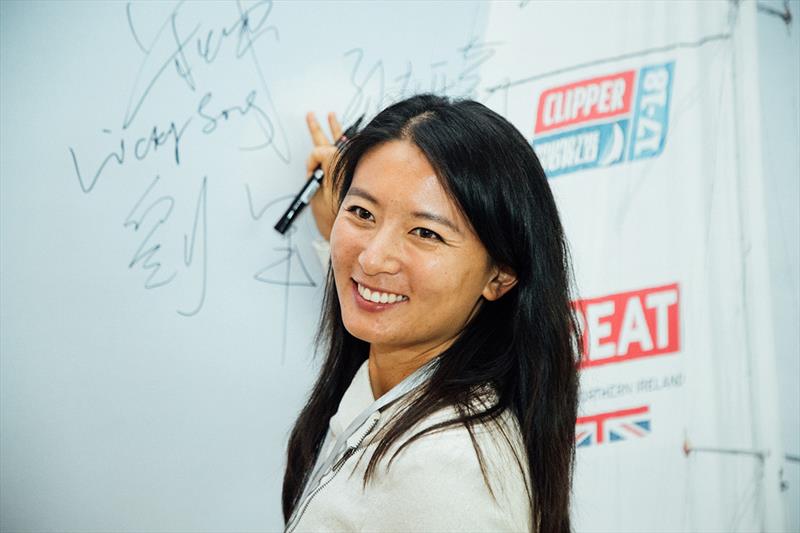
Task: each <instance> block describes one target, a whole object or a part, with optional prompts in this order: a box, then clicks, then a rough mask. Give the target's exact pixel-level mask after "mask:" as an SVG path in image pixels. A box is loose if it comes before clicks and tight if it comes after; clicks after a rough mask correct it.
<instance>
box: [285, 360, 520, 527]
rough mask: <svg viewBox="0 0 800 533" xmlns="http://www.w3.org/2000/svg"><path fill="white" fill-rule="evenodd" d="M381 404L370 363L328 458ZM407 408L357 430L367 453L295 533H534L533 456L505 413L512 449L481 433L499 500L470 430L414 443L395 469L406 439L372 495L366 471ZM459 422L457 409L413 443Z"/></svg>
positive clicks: (350, 392)
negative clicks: (385, 432)
mask: <svg viewBox="0 0 800 533" xmlns="http://www.w3.org/2000/svg"><path fill="white" fill-rule="evenodd" d="M373 401H374V398H373V395H372V388H371V386H370V380H369V372H368V368H367V361H365V362H364V364H363V365H362V366H361V368H359V370H358V372H356V375H355V377H354V378H353V381H352V382H351V384H350V387H349V388H348V389H347V391H346V392H345V394H344V396H343V397H342V400H341V402H340V403H339V409H338V411H337V412H336V414H335V415H334V416H333V417H332V418H331V420H330V425H329V430H328V434H327V436H326V438H325V442H324V443H323V448H322V452H321V453H320V458H323V457H326V456H327V454H328V451H329V450H330V448H331V447H332V445H333V442H334V441H335V440H336V437H337V436H338V435H340V434H341V433H342V432H343V431H344V429H345V428H346V427H347V426H348V425H349V424H350V423H351V422H352V421H353V420H354V419H355V418H356V417H357V416H358V415H359V414H360V413H361V412H362V411H363V410H364V409H366V408H367V407H368V406H369V405H371V404H372V402H373ZM401 404H402V400H400V401H397V402H395V403H393V404H390V405H389V406H387V407H386V408H385V409H384V410H383V411H382V412H380V413H375V414H374V415H373V416H372V417H371V418H369V419H368V420H367V421H366V422H365V423H364V425H363V426H362V428H360V429H359V431H356V433H355V435H354V439H358V440H360V442H361V444H360V446H359V450H358V451H357V452H356V453H355V454H353V455H352V456H350V458H348V459H347V460H346V461H345V462H344V463H343V465H341V466H340V467H339V468H338V469H337V470H335V471H332V472H329V473H328V474H327V475H326V476H325V477H323V481H322V483H321V485H320V487H321V488H320V489H319V490H318V491H317V492H316V493H314V495H313V496H312V497H311V498H310V499H308V500H307V502H305V503H301V504H300V505H301V507H299V508H298V510H297V511H296V513H297V517H296V520H294V521H293V522H290V524H289V525H290V531H292V533H294V532H300V531H315V532H316V531H381V532H384V531H385V532H388V531H403V532H407V531H420V532H422V531H424V532H435V531H529V525H528V524H529V521H530V507H529V503H528V495H527V491H526V479H527V478H528V474H527V472H528V470H527V463H526V456H525V454H524V449H523V448H522V439H521V434H520V432H519V426H518V425H517V423H516V420H515V419H514V417H513V415H511V414H510V413H509V412H506V413H504V414H503V416H502V418H501V423H503V424H504V425H505V427H506V428H507V430H506V433H507V434H508V436H509V438H510V441H511V443H512V444H509V442H508V441H507V440H506V439H505V438H504V437H503V436H502V435H501V434H500V432H499V431H498V430H497V429H496V428H492V427H490V425H485V426H478V427H476V428H475V430H474V432H475V436H476V440H477V441H478V444H479V445H480V447H481V451H482V453H483V458H484V460H485V466H486V469H487V477H488V479H489V482H490V485H491V487H492V492H493V493H494V495H492V493H490V491H489V489H488V488H487V486H486V483H485V482H484V477H483V475H482V473H481V469H480V466H479V463H478V458H477V455H476V453H475V449H474V447H473V444H472V440H471V439H470V436H469V434H468V432H467V430H466V428H464V427H463V426H462V425H459V426H458V427H452V428H448V429H446V430H444V431H438V432H436V433H432V434H427V435H425V436H424V437H422V438H420V439H418V440H416V441H414V442H413V443H411V444H409V445H408V446H406V447H405V448H404V449H403V450H402V451H401V452H400V453H399V454H398V455H397V457H396V458H395V459H394V461H393V462H392V464H391V466H390V467H389V468H388V470H387V468H386V465H387V463H388V459H389V458H390V457H391V456H392V455H393V453H394V450H396V449H397V447H398V446H399V444H400V443H402V442H404V441H405V440H406V439H405V437H406V436H405V435H404V436H403V437H401V439H400V440H399V443H398V444H396V445H394V446H393V447H392V448H390V449H389V450H388V453H387V454H386V455H385V456H384V457H383V458H382V459H381V461H380V462H379V463H378V468H377V469H376V470H375V471H374V477H373V478H372V479H371V480H370V481H369V482H368V483H367V485H366V488H364V487H363V478H364V472H365V470H366V467H367V463H368V462H369V459H370V457H371V456H372V454H373V453H374V450H375V447H376V445H377V439H375V436H376V435H377V434H378V433H379V432H380V430H381V429H382V428H384V427H385V426H386V423H387V422H388V421H390V420H391V419H392V417H393V416H395V415H397V413H398V411H399V408H401ZM454 416H455V410H454V409H452V408H450V409H447V410H443V411H440V412H438V413H434V414H433V415H431V416H429V417H427V418H426V419H424V420H423V421H422V422H421V423H420V424H418V425H417V426H415V428H412V430H411V431H410V433H409V435H408V436H410V435H413V434H416V433H417V432H418V431H419V430H420V429H422V428H424V427H429V426H431V425H432V424H434V423H436V422H439V421H442V420H445V419H448V418H453V417H454ZM370 427H372V429H371V430H370ZM367 430H369V431H367ZM512 445H513V449H514V450H515V452H513V451H512ZM515 453H516V456H517V457H518V458H519V461H520V462H521V464H522V468H523V470H522V471H524V472H525V474H523V473H522V471H520V466H519V464H520V463H518V462H517V460H516V459H515V456H514V454H515ZM320 460H321V459H320Z"/></svg>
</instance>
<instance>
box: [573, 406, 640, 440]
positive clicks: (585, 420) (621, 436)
mask: <svg viewBox="0 0 800 533" xmlns="http://www.w3.org/2000/svg"><path fill="white" fill-rule="evenodd" d="M650 420H651V418H650V407H649V406H647V405H642V406H640V407H633V408H631V409H621V410H619V411H610V412H607V413H598V414H595V415H589V416H581V417H578V420H577V421H576V424H575V446H576V447H577V448H584V447H587V446H592V445H593V444H603V443H604V442H618V441H621V440H629V439H636V438H642V437H646V436H647V435H649V434H650Z"/></svg>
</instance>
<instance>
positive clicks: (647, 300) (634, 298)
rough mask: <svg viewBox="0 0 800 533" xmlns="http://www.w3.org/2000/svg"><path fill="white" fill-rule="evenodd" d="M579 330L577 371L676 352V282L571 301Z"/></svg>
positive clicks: (678, 328)
mask: <svg viewBox="0 0 800 533" xmlns="http://www.w3.org/2000/svg"><path fill="white" fill-rule="evenodd" d="M573 305H574V306H575V309H576V311H577V313H578V320H580V322H581V326H582V330H583V350H584V356H583V361H582V362H581V368H585V367H591V366H598V365H606V364H611V363H620V362H622V361H628V360H630V359H638V358H641V357H653V356H656V355H665V354H670V353H675V352H677V351H678V350H679V349H680V338H679V336H680V327H679V324H680V315H679V308H680V291H679V288H678V284H677V283H673V284H672V285H664V286H661V287H653V288H649V289H643V290H639V291H631V292H622V293H619V294H612V295H609V296H602V297H599V298H591V299H587V300H578V301H576V302H573Z"/></svg>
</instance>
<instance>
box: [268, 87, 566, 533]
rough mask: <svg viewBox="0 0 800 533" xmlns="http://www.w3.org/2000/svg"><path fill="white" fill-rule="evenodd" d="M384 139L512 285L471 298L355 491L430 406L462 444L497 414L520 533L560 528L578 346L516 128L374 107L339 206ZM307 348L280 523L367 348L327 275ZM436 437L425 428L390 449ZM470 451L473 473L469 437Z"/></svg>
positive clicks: (550, 233)
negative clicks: (527, 521) (518, 492)
mask: <svg viewBox="0 0 800 533" xmlns="http://www.w3.org/2000/svg"><path fill="white" fill-rule="evenodd" d="M398 139H401V140H407V141H409V142H411V143H413V144H414V145H416V146H417V147H418V148H419V149H420V150H421V151H422V152H423V153H424V154H425V156H426V158H427V159H428V161H429V162H430V164H431V166H432V167H433V168H434V170H435V171H436V175H437V177H438V178H439V180H440V183H441V184H442V187H443V188H444V190H445V191H447V193H448V194H449V195H450V197H451V198H452V199H453V200H454V202H455V203H456V205H457V206H458V208H459V209H460V210H461V212H462V213H463V215H464V216H465V218H466V220H468V221H469V222H470V223H471V226H472V228H473V230H474V231H475V233H476V235H477V236H478V238H479V239H480V241H481V242H482V243H483V245H484V247H485V248H486V250H487V252H488V254H489V256H490V257H491V259H492V260H493V261H494V263H495V264H496V265H502V266H504V267H507V268H509V269H511V270H512V271H513V272H514V273H515V274H516V277H517V284H516V286H514V287H513V288H512V289H511V290H510V291H509V292H508V293H507V294H505V295H504V296H503V297H501V298H499V299H498V300H495V301H486V300H484V301H483V302H482V305H481V306H480V308H479V310H478V312H477V313H476V314H475V316H473V317H472V319H471V320H470V321H469V323H468V324H467V325H466V326H465V328H464V330H463V331H462V332H461V334H460V335H459V337H458V338H457V339H456V341H455V342H454V343H453V344H452V345H451V346H450V347H449V348H447V350H445V351H444V352H443V353H442V354H441V357H440V358H439V359H440V362H439V364H438V366H437V367H436V370H435V372H434V374H433V375H432V377H431V379H430V381H429V382H428V384H427V386H426V387H424V388H423V389H422V390H421V392H420V393H419V394H415V395H414V401H413V404H412V405H411V407H410V408H409V409H406V410H404V411H403V412H402V415H401V416H399V417H398V418H397V419H395V420H393V421H392V423H391V425H390V426H389V428H388V431H387V432H386V433H384V434H383V436H382V438H381V439H380V441H379V443H378V446H377V448H376V450H375V452H374V454H373V455H372V457H371V459H370V462H369V465H368V467H367V470H366V473H365V476H364V483H365V484H366V483H367V481H368V479H369V478H370V476H372V474H373V472H374V468H375V465H376V464H377V462H378V461H379V460H380V458H381V457H382V456H383V455H384V454H385V453H386V451H387V450H388V449H389V446H390V445H391V444H392V443H394V442H395V441H397V439H399V438H400V437H401V436H403V435H404V434H405V433H406V432H407V431H408V430H409V429H410V428H411V427H412V426H414V425H415V424H416V423H417V422H419V421H420V420H422V419H423V418H425V417H426V416H427V415H430V414H431V413H433V412H434V411H437V410H439V409H441V408H442V407H444V406H454V407H456V408H457V412H458V413H460V414H461V416H459V417H458V418H454V419H453V420H450V421H449V422H447V423H446V425H459V424H461V425H464V426H466V428H467V430H468V431H469V432H470V435H472V434H473V433H472V428H473V426H474V425H475V424H482V423H490V422H494V423H496V422H497V420H498V417H499V416H500V414H501V413H503V412H504V411H505V410H506V409H508V410H509V411H510V412H511V413H512V414H513V415H514V417H515V418H516V420H517V421H518V423H519V428H520V430H521V433H522V439H523V441H524V447H525V452H526V457H524V458H522V459H521V460H523V461H526V462H527V466H528V468H527V470H528V472H529V475H530V478H529V479H528V480H527V481H528V483H530V487H531V491H530V494H529V496H530V506H531V518H532V523H531V529H532V530H538V531H541V532H547V533H550V532H553V533H556V532H557V533H566V532H569V531H570V530H571V528H570V517H569V505H570V493H571V485H572V473H573V467H574V461H575V419H576V414H577V403H578V371H577V365H578V362H579V361H580V356H581V353H580V350H581V342H579V339H580V331H579V329H578V322H577V320H576V318H575V313H574V310H573V307H572V305H571V303H570V298H571V294H570V290H571V287H572V284H571V280H572V274H571V267H570V261H569V253H568V249H567V244H566V241H565V238H564V234H563V229H562V226H561V222H560V220H559V216H558V211H557V209H556V204H555V201H554V199H553V195H552V193H551V190H550V186H549V184H548V182H547V178H546V176H545V173H544V171H543V170H542V166H541V164H540V163H539V160H538V158H537V157H536V155H535V153H534V151H533V149H532V147H531V146H530V145H529V144H528V142H527V141H526V140H525V138H524V137H523V136H522V135H521V134H520V133H519V131H518V130H517V129H516V128H515V127H514V126H512V125H511V124H510V123H509V122H508V121H507V120H505V119H504V118H503V117H501V116H500V115H498V114H497V113H495V112H493V111H491V110H490V109H488V108H487V107H486V106H484V105H482V104H480V103H478V102H474V101H469V100H460V101H452V100H450V99H448V98H445V97H440V96H435V95H417V96H414V97H411V98H409V99H407V100H404V101H402V102H398V103H396V104H393V105H391V106H390V107H388V108H387V109H385V110H384V111H382V112H381V113H380V114H378V115H377V116H376V117H375V118H374V119H373V120H372V121H371V122H370V123H369V124H368V125H367V126H366V127H365V128H364V129H363V130H362V131H361V132H359V133H358V134H357V135H355V136H354V137H353V138H352V139H351V140H350V141H349V142H348V143H347V144H346V145H345V146H344V148H343V149H342V150H341V151H340V152H339V153H338V154H337V158H336V162H335V164H334V170H333V174H334V180H335V181H334V183H335V187H336V190H337V191H338V193H339V201H340V203H341V200H342V199H343V198H344V195H345V194H346V193H347V190H348V188H349V187H350V183H351V182H352V179H353V173H354V171H355V168H356V165H358V162H359V160H360V159H361V158H362V156H363V155H364V154H365V153H366V152H367V151H368V150H370V149H372V148H374V147H376V146H378V145H380V144H382V143H385V142H388V141H391V140H398ZM317 340H318V343H320V346H322V347H323V349H324V350H326V351H327V356H326V357H325V360H324V361H323V364H322V369H321V372H320V376H319V378H318V380H317V382H316V384H315V385H314V388H313V390H312V391H311V394H310V396H309V399H308V402H307V403H306V405H305V407H304V408H303V410H302V412H301V413H300V415H299V417H298V419H297V421H296V423H295V425H294V428H293V430H292V433H291V436H290V438H289V445H288V454H287V456H288V457H287V465H286V473H285V476H284V480H283V513H284V517H285V519H286V520H288V519H289V517H290V516H291V513H292V511H293V510H294V508H295V506H296V505H297V504H298V499H299V497H300V494H301V492H302V490H303V487H304V484H305V483H306V482H307V481H308V477H309V474H310V471H311V470H312V469H313V467H314V464H315V462H316V460H317V456H318V454H319V451H320V448H321V446H322V443H323V440H324V438H325V434H326V432H327V428H328V421H329V419H330V418H331V416H333V415H334V414H335V412H336V409H337V406H338V405H339V402H340V400H341V398H342V396H343V395H344V392H345V390H346V389H347V387H348V386H349V384H350V382H351V380H352V378H353V377H354V375H355V373H356V371H357V370H358V368H359V367H360V366H361V364H362V363H363V362H364V361H365V360H366V359H367V357H368V355H369V344H368V343H366V342H364V341H362V340H360V339H357V338H355V337H353V336H352V335H351V334H350V333H348V331H347V330H346V329H345V327H344V323H343V322H342V315H341V308H340V306H339V301H338V298H337V294H336V287H335V286H334V282H333V276H332V273H331V272H329V274H328V279H327V288H326V292H325V301H324V308H323V314H322V319H321V322H320V329H319V332H318V337H317ZM486 385H490V386H492V387H493V388H494V390H495V391H496V393H497V403H496V404H495V405H493V406H491V407H490V408H488V409H484V410H480V411H475V410H474V404H473V403H471V400H472V396H473V393H474V391H475V390H476V388H478V387H483V386H486ZM441 428H442V424H438V425H436V426H433V427H432V428H429V429H428V430H425V431H423V432H421V433H417V434H415V435H413V436H412V437H411V438H409V439H408V440H407V441H405V442H404V443H403V444H404V445H407V444H409V443H410V442H412V441H413V440H415V439H416V438H419V437H421V436H422V435H423V434H425V433H427V432H428V431H431V430H436V429H441ZM473 444H475V446H476V453H477V454H478V459H479V461H480V462H481V469H482V471H484V476H485V470H483V469H484V465H483V461H482V460H481V456H482V455H481V451H480V449H479V448H478V447H477V443H476V441H475V439H474V438H473ZM400 449H402V447H401V448H400ZM398 451H399V450H398ZM390 463H391V461H390ZM490 490H491V488H490Z"/></svg>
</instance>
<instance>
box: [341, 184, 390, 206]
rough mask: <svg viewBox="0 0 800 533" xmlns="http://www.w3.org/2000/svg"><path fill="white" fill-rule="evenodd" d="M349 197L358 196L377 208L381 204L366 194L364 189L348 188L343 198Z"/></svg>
mask: <svg viewBox="0 0 800 533" xmlns="http://www.w3.org/2000/svg"><path fill="white" fill-rule="evenodd" d="M351 195H352V196H360V197H361V198H364V199H365V200H369V201H370V202H372V203H373V204H375V205H377V206H380V205H381V203H380V202H379V201H378V199H377V198H375V197H374V196H372V195H371V194H370V193H368V192H367V191H365V190H364V189H359V188H358V187H350V188H349V189H348V190H347V194H346V195H345V196H351Z"/></svg>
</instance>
